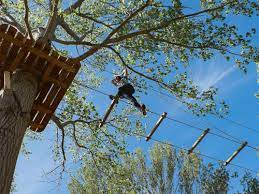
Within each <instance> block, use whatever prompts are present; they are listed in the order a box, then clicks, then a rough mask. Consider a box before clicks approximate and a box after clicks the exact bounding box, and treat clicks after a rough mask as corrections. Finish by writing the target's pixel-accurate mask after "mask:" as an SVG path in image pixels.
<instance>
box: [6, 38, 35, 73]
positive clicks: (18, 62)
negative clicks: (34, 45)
mask: <svg viewBox="0 0 259 194" xmlns="http://www.w3.org/2000/svg"><path fill="white" fill-rule="evenodd" d="M31 42H32V41H31V40H29V39H26V40H25V42H24V44H30V43H31ZM28 54H29V53H28V49H26V48H21V49H20V50H19V52H18V53H17V56H16V58H15V59H14V60H13V61H12V63H11V65H10V68H9V69H10V71H15V69H17V68H21V66H22V65H23V63H24V61H25V60H26V57H27V56H28Z"/></svg>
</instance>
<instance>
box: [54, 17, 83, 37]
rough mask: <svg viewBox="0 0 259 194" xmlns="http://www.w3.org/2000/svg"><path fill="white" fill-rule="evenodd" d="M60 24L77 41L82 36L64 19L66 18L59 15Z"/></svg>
mask: <svg viewBox="0 0 259 194" xmlns="http://www.w3.org/2000/svg"><path fill="white" fill-rule="evenodd" d="M58 21H59V25H60V26H62V28H63V29H64V30H65V31H66V32H67V33H68V34H69V35H70V36H71V37H72V38H73V39H74V40H76V41H80V37H79V36H77V34H76V33H75V32H74V31H73V30H72V29H71V28H70V27H69V25H68V24H67V23H66V22H65V21H64V18H62V17H59V19H58Z"/></svg>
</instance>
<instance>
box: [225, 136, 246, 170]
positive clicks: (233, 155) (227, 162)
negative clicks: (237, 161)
mask: <svg viewBox="0 0 259 194" xmlns="http://www.w3.org/2000/svg"><path fill="white" fill-rule="evenodd" d="M246 145H247V141H245V142H244V143H242V144H241V146H239V148H238V149H237V150H236V151H235V152H234V153H233V154H232V155H231V156H230V157H229V158H228V159H227V161H226V162H225V163H224V166H227V165H228V164H229V163H230V162H231V161H232V160H233V159H234V158H235V157H236V156H237V154H238V153H239V152H240V151H241V150H242V149H243V148H244V147H245V146H246Z"/></svg>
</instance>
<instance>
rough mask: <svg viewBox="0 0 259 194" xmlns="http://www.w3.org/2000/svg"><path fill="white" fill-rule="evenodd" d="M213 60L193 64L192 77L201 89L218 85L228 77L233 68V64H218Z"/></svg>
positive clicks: (234, 68)
mask: <svg viewBox="0 0 259 194" xmlns="http://www.w3.org/2000/svg"><path fill="white" fill-rule="evenodd" d="M220 64H221V63H219V62H217V61H214V62H212V63H210V64H201V65H198V66H195V68H194V71H193V72H192V79H193V82H194V84H195V85H197V86H198V87H199V88H200V89H201V90H202V91H205V90H207V89H208V88H209V87H212V86H219V84H220V83H222V81H224V80H225V79H226V78H228V77H229V76H230V75H231V74H232V73H233V72H234V71H235V70H236V67H235V66H230V67H229V66H226V65H220Z"/></svg>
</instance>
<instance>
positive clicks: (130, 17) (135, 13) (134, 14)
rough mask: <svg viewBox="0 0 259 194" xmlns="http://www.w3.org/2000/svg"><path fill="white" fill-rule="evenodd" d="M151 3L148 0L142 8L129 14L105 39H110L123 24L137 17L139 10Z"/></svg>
mask: <svg viewBox="0 0 259 194" xmlns="http://www.w3.org/2000/svg"><path fill="white" fill-rule="evenodd" d="M150 4H151V0H147V2H146V3H145V4H143V5H142V6H141V7H140V8H138V9H137V10H135V11H134V12H133V13H132V14H130V15H129V17H127V18H126V19H125V20H124V21H123V22H122V23H121V24H120V25H119V26H118V27H117V28H115V29H114V30H113V31H112V32H111V33H110V34H109V35H108V36H107V37H106V39H105V40H104V42H106V41H107V40H109V39H110V38H111V37H112V36H113V35H114V34H116V33H117V32H118V31H119V30H120V29H121V28H122V27H123V26H125V25H126V24H127V23H128V22H129V21H130V20H131V19H132V18H133V17H135V16H136V15H137V14H138V13H139V12H141V11H143V10H144V9H145V8H146V7H147V6H149V5H150Z"/></svg>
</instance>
